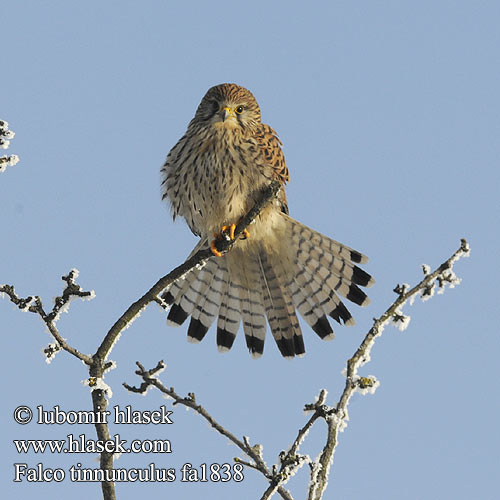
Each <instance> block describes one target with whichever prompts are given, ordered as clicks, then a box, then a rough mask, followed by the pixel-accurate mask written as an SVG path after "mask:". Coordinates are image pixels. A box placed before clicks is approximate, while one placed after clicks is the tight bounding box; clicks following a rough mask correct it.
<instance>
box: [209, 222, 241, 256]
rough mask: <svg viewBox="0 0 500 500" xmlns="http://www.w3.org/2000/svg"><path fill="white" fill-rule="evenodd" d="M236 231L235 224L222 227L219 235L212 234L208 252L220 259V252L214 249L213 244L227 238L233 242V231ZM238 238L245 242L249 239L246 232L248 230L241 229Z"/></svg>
mask: <svg viewBox="0 0 500 500" xmlns="http://www.w3.org/2000/svg"><path fill="white" fill-rule="evenodd" d="M235 229H236V224H231V225H230V226H222V227H221V232H220V234H217V233H215V234H214V238H215V239H214V240H213V241H212V243H210V250H211V251H212V253H213V254H214V255H215V256H216V257H222V255H223V254H222V252H219V250H217V248H216V247H215V242H216V241H217V240H219V239H221V238H229V239H230V240H234V231H235ZM240 238H241V239H242V240H246V239H247V238H250V233H249V232H248V229H243V233H242V234H241V236H240Z"/></svg>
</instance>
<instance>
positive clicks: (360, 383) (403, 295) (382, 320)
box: [308, 239, 470, 500]
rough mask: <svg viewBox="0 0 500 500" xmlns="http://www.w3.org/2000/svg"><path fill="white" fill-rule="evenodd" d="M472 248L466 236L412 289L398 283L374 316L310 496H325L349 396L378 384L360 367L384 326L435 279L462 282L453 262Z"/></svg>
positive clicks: (333, 417) (331, 417)
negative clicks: (361, 373)
mask: <svg viewBox="0 0 500 500" xmlns="http://www.w3.org/2000/svg"><path fill="white" fill-rule="evenodd" d="M469 252H470V249H469V245H468V244H467V241H466V240H465V239H462V240H461V243H460V248H459V249H458V250H457V251H456V252H455V253H454V254H453V255H452V256H451V257H450V258H449V259H447V260H446V261H445V262H443V263H442V264H441V265H440V266H439V267H438V268H437V269H436V270H435V271H433V272H432V273H430V270H429V268H428V266H423V270H424V279H423V280H422V281H420V283H418V284H417V285H415V286H414V287H413V288H411V289H409V286H407V285H398V286H397V287H396V288H395V290H394V291H395V292H396V293H397V294H398V298H397V299H396V300H395V301H394V302H393V303H392V304H391V305H390V306H389V307H388V308H387V310H386V311H385V312H384V313H383V314H382V315H381V316H379V317H378V318H374V320H373V326H372V328H371V329H370V331H369V332H368V333H367V334H366V336H365V338H364V339H363V342H362V343H361V345H360V346H359V347H358V349H357V350H356V352H355V353H354V356H352V358H351V359H349V360H348V361H347V372H346V383H345V387H344V390H343V392H342V395H341V397H340V400H339V402H338V403H337V405H336V407H335V408H333V409H332V410H331V411H330V412H328V414H327V416H326V418H325V420H326V422H327V425H328V437H327V443H326V445H325V447H324V448H323V451H322V453H321V455H320V457H319V460H318V464H319V466H320V467H319V468H318V470H317V473H316V474H315V477H314V478H313V480H312V481H311V485H310V488H309V495H308V500H320V499H321V498H322V497H323V492H324V491H325V488H326V486H327V484H328V474H329V472H330V468H331V466H332V463H333V455H334V453H335V448H336V446H337V442H338V440H337V437H338V432H339V431H341V430H343V428H344V427H345V424H346V420H347V418H348V412H347V406H348V405H349V400H350V399H351V397H352V395H353V394H354V392H355V391H356V390H357V389H360V388H361V389H365V388H366V387H367V386H370V385H374V383H373V380H372V379H370V378H366V377H359V376H358V375H357V372H358V368H360V367H361V366H363V365H364V364H365V363H367V362H368V361H369V360H370V350H371V348H372V346H373V344H374V342H375V339H376V338H377V337H379V336H380V335H381V334H382V331H383V330H384V327H385V325H386V324H387V323H389V322H390V321H391V320H392V321H393V322H394V323H397V322H398V321H401V320H400V318H401V317H402V316H404V315H402V312H401V311H402V307H403V306H404V304H405V303H406V302H407V301H408V300H410V299H412V298H414V297H416V296H417V294H419V293H420V294H421V297H422V300H426V297H427V296H428V293H429V292H428V290H429V288H430V287H434V284H435V282H436V281H437V282H438V283H439V286H440V287H441V288H443V287H444V286H445V285H446V283H448V284H450V285H451V286H453V285H454V284H456V283H458V282H459V281H458V280H457V278H456V276H455V274H454V273H453V264H454V263H455V262H456V261H457V260H458V259H460V258H461V257H467V256H468V255H469Z"/></svg>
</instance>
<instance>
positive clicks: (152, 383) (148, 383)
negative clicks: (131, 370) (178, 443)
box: [123, 361, 293, 500]
mask: <svg viewBox="0 0 500 500" xmlns="http://www.w3.org/2000/svg"><path fill="white" fill-rule="evenodd" d="M136 364H137V366H138V367H139V369H138V370H136V372H135V373H136V374H137V375H139V377H141V378H142V380H143V382H142V383H141V385H140V387H134V386H130V385H129V384H126V383H124V384H123V386H124V387H125V388H126V389H128V390H129V391H132V392H137V393H144V392H146V391H147V390H148V389H149V388H150V387H155V388H156V389H158V390H159V391H160V392H162V393H163V394H166V395H167V396H169V397H170V398H172V399H173V400H174V402H173V404H174V405H177V404H181V405H184V406H186V407H187V408H191V409H192V410H194V411H195V412H196V413H198V414H199V415H201V416H202V417H203V418H204V419H205V420H206V421H207V422H208V423H209V424H210V425H211V426H212V427H213V428H214V429H215V430H216V431H217V432H218V433H219V434H221V435H222V436H224V437H226V438H228V439H229V440H230V441H231V442H233V443H234V444H235V445H236V446H237V447H238V448H239V449H240V450H241V451H242V452H243V453H245V454H246V455H247V456H248V457H250V458H251V459H252V461H253V463H248V462H245V461H244V460H241V459H235V461H236V462H237V463H241V464H244V465H247V466H248V467H251V468H253V469H256V470H258V471H259V472H261V473H262V474H263V475H264V476H265V477H266V478H267V479H268V480H269V481H270V483H271V484H272V485H273V490H277V491H278V492H279V494H280V495H281V497H282V498H284V499H285V500H293V498H292V496H291V494H290V493H289V492H288V491H287V490H285V489H284V488H282V487H281V486H279V484H276V478H275V477H274V474H273V473H272V472H271V471H270V470H269V468H268V467H267V465H266V464H265V462H264V460H263V459H262V456H261V453H260V446H259V445H254V446H252V445H251V444H250V441H249V439H248V438H247V437H244V438H243V440H241V439H238V438H237V437H236V436H235V435H234V434H233V433H232V432H230V431H228V430H227V429H226V428H225V427H223V426H222V425H221V424H219V423H218V422H217V421H216V420H215V418H214V417H212V415H210V413H209V412H208V411H207V410H206V409H205V408H204V407H203V406H201V405H200V404H198V403H197V402H196V397H195V395H194V394H193V393H189V394H188V395H187V396H186V397H182V396H180V395H179V394H177V392H175V389H174V388H173V387H166V386H165V385H164V384H163V383H162V382H161V381H160V380H159V379H158V378H157V377H156V376H157V375H158V374H159V373H160V372H161V371H162V370H163V369H164V368H165V364H164V363H163V361H159V362H158V364H157V365H156V366H155V367H154V368H152V369H150V370H146V369H145V368H144V366H143V365H142V364H141V363H139V362H136ZM275 484H276V487H274V485H275ZM262 498H263V499H264V498H270V497H268V496H263V497H262Z"/></svg>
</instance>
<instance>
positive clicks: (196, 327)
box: [187, 318, 209, 342]
mask: <svg viewBox="0 0 500 500" xmlns="http://www.w3.org/2000/svg"><path fill="white" fill-rule="evenodd" d="M208 328H209V327H208V326H205V325H204V324H203V323H202V322H201V321H200V320H199V319H195V318H191V321H190V322H189V328H188V332H187V334H188V341H190V342H201V341H202V340H203V337H204V336H205V334H206V333H207V332H208Z"/></svg>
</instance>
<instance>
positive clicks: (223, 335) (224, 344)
mask: <svg viewBox="0 0 500 500" xmlns="http://www.w3.org/2000/svg"><path fill="white" fill-rule="evenodd" d="M235 338H236V335H235V334H234V333H231V332H228V331H227V330H226V329H225V328H220V327H217V348H218V349H219V351H220V352H227V351H229V349H231V347H233V343H234V339H235Z"/></svg>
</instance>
